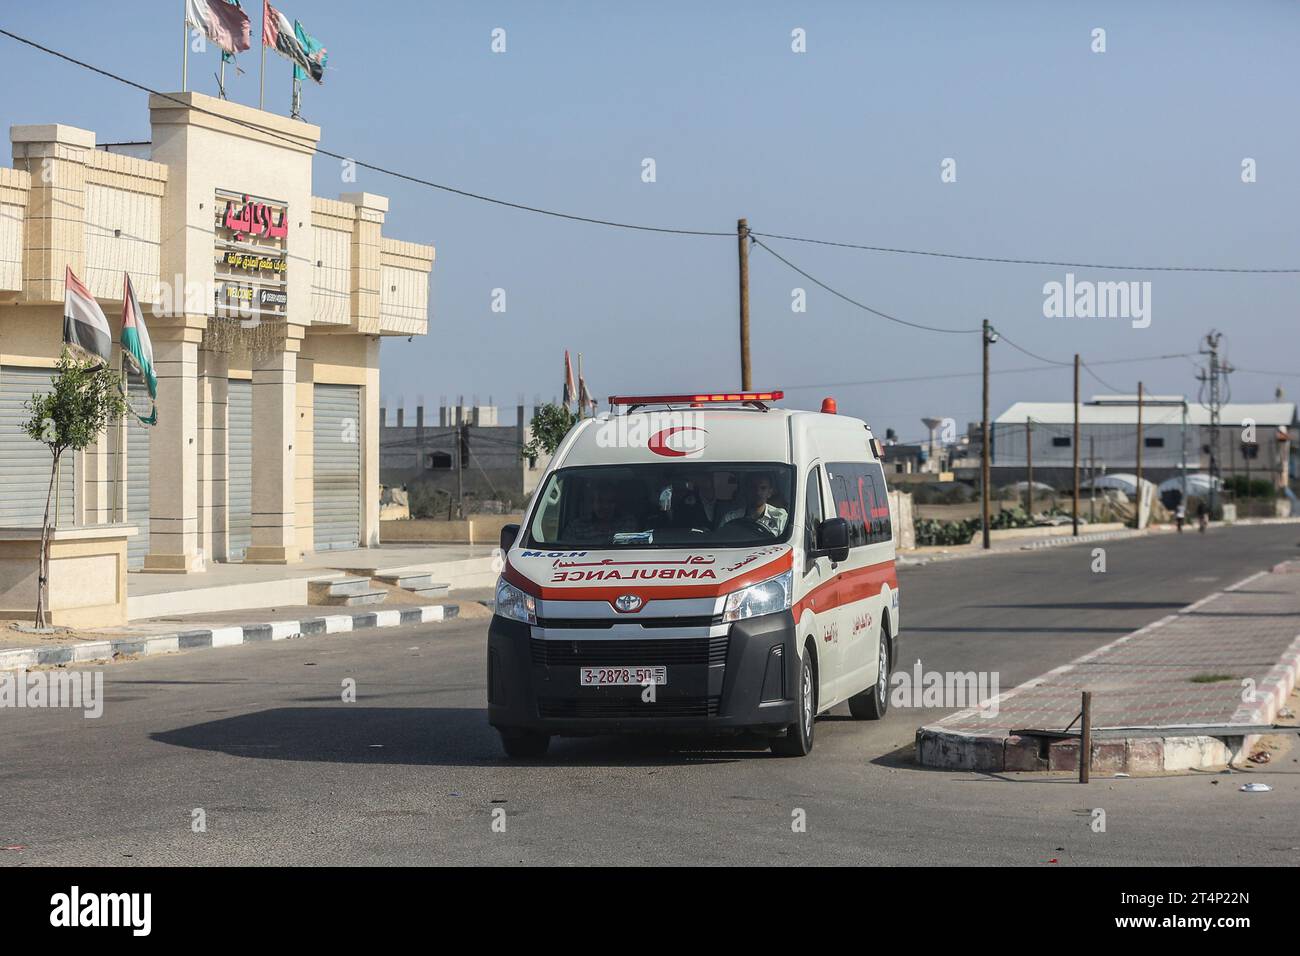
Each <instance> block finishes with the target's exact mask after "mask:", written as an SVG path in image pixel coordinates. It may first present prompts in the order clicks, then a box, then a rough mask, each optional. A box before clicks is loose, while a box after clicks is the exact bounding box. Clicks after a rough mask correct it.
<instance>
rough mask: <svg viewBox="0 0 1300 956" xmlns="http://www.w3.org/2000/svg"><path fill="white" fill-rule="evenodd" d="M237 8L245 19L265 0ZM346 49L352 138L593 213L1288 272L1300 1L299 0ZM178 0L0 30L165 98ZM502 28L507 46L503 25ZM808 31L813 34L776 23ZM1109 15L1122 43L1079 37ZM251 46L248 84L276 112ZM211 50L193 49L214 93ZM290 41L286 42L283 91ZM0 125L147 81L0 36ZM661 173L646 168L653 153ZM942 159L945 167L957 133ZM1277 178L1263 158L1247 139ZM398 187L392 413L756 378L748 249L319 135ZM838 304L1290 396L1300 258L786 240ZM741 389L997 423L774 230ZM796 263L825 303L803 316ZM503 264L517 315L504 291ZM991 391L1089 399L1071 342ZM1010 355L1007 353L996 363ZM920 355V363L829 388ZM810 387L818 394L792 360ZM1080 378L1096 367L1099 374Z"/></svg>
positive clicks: (1299, 375)
mask: <svg viewBox="0 0 1300 956" xmlns="http://www.w3.org/2000/svg"><path fill="white" fill-rule="evenodd" d="M244 6H245V8H246V9H249V10H251V11H252V18H253V21H254V24H255V25H254V43H255V44H256V42H257V26H256V24H257V23H258V20H259V17H260V10H261V4H260V3H259V2H257V0H253V2H247V0H246V2H245V3H244ZM280 8H281V9H282V10H283V12H284V13H286V14H287V15H288V16H289V17H290V18H294V17H297V18H299V19H301V20H302V21H303V23H304V24H305V26H306V27H307V29H308V30H309V31H311V32H312V33H313V34H314V35H315V36H317V37H318V38H319V39H320V40H321V41H322V42H323V43H324V45H325V46H326V47H327V48H328V50H329V67H330V69H329V72H328V74H327V77H326V81H325V85H324V86H323V87H320V88H316V87H312V86H310V85H309V88H308V89H306V90H305V92H304V114H305V117H306V118H307V119H308V120H310V121H312V122H315V123H319V124H320V125H321V126H322V127H323V131H324V132H323V142H322V145H323V146H324V147H325V148H327V149H330V150H332V151H336V152H339V153H343V154H346V155H351V156H355V157H357V158H359V159H363V160H365V161H368V162H373V163H376V164H379V165H384V166H389V167H393V168H396V169H399V170H402V171H404V172H409V173H411V174H413V175H416V176H420V177H422V178H427V179H431V180H434V181H437V182H441V183H447V184H450V185H454V186H457V187H460V188H463V189H467V190H471V191H475V192H482V193H487V194H491V195H494V196H499V197H502V198H506V199H510V200H513V201H517V202H521V203H527V204H531V205H538V206H545V207H548V208H553V209H559V210H564V211H568V212H574V213H577V214H580V215H587V216H593V217H598V218H606V219H619V220H625V221H631V222H638V223H646V224H652V225H662V226H669V227H678V228H687V229H702V230H718V231H729V230H730V231H734V229H735V224H736V219H737V218H738V217H740V216H745V217H748V219H749V222H750V224H751V226H752V227H753V228H754V229H755V230H760V231H761V230H766V231H768V232H775V233H787V234H794V235H801V236H813V237H818V238H826V239H831V240H836V241H846V242H856V243H864V244H870V245H879V246H890V247H906V248H914V249H929V250H939V251H946V252H955V253H961V254H968V255H981V256H1002V257H1019V258H1036V259H1050V260H1073V261H1082V262H1097V263H1115V264H1151V265H1170V266H1197V265H1214V266H1240V267H1256V268H1259V267H1267V268H1281V267H1291V268H1295V267H1300V241H1298V240H1297V232H1296V214H1297V210H1300V174H1298V172H1297V171H1298V170H1300V123H1298V122H1297V117H1296V110H1295V90H1296V87H1297V82H1296V81H1297V72H1298V71H1300V56H1297V52H1296V51H1297V50H1298V49H1300V6H1298V5H1297V4H1296V3H1294V2H1290V0H1286V2H1283V0H1275V2H1266V0H1258V2H1249V3H1245V2H1235V3H1234V2H1227V0H1224V2H1218V3H1208V2H1189V0H1179V2H1172V0H1170V2H1163V3H1160V2H1147V3H1141V4H1133V3H1106V2H1090V3H1065V2H1061V3H1043V2H1039V0H1026V2H1013V0H1001V2H984V3H972V2H952V3H939V2H925V0H910V2H895V3H875V2H834V0H816V2H814V0H802V2H783V3H777V2H756V0H749V2H743V3H742V2H710V3H700V2H698V0H697V2H689V3H688V2H675V0H659V2H655V3H644V4H631V3H612V2H586V3H579V2H545V3H543V2H537V0H533V2H521V3H490V2H483V0H479V2H430V0H422V2H405V0H402V2H382V0H372V2H366V3H361V2H357V0H349V2H334V0H283V2H282V4H281V5H280ZM181 17H182V2H181V0H130V2H120V3H101V2H94V3H90V2H68V0H48V2H43V3H18V2H15V0H6V2H5V3H4V4H3V5H2V6H0V24H3V26H4V27H5V28H7V29H11V30H14V31H15V32H19V33H22V34H25V35H28V36H31V37H32V38H34V39H37V40H39V41H41V42H44V43H47V44H48V45H51V46H54V47H57V48H60V49H63V50H65V51H66V52H68V53H71V54H73V55H75V56H78V57H80V58H83V59H87V60H90V61H92V62H94V63H96V64H99V65H102V66H104V67H106V68H108V69H111V70H114V71H116V72H120V73H122V74H124V75H126V76H128V77H130V78H133V79H136V80H138V81H140V82H142V83H144V84H146V85H149V86H152V87H154V88H160V89H163V90H168V91H172V90H176V89H179V86H180V59H181V56H180V54H181ZM495 28H501V29H504V30H505V39H506V51H505V52H504V53H494V52H492V49H491V44H492V31H493V30H494V29H495ZM796 28H799V29H802V30H804V31H806V48H807V52H805V53H795V52H793V51H792V49H791V44H792V38H791V31H792V30H795V29H796ZM1096 28H1101V29H1104V30H1105V45H1106V49H1105V52H1104V53H1101V52H1094V51H1093V46H1094V44H1095V41H1094V38H1093V31H1094V29H1096ZM255 54H256V46H255V48H254V50H253V51H251V52H250V53H248V54H245V55H244V56H243V57H242V58H241V66H242V67H243V68H244V69H245V70H246V74H245V75H244V76H241V77H231V78H230V80H229V81H228V90H229V93H230V97H231V98H232V99H234V100H237V101H240V102H244V103H251V104H254V105H255V104H256V101H257V68H258V61H257V57H256V55H255ZM216 68H217V57H216V55H215V54H208V55H207V56H206V57H192V58H191V61H190V76H191V81H192V82H191V86H192V87H193V88H196V89H199V90H201V91H205V92H214V90H215V83H214V81H213V79H212V78H211V75H212V73H213V72H214V71H215V70H216ZM289 74H290V67H289V65H288V63H287V62H285V61H284V60H281V59H279V58H277V57H275V56H274V55H271V56H268V81H267V82H268V106H269V107H270V108H272V109H274V110H276V111H278V112H283V113H287V112H288V106H289V87H290V80H289ZM0 89H3V90H4V91H5V95H4V96H3V97H2V98H0V122H3V124H4V125H6V126H8V125H11V124H19V123H51V122H60V123H67V124H71V125H75V126H82V127H86V128H88V129H91V130H94V131H95V132H96V133H97V134H98V136H99V138H100V140H101V141H109V140H129V139H145V138H147V136H148V115H147V110H146V108H145V97H144V95H143V94H141V93H139V92H136V91H133V90H130V89H128V88H125V87H121V86H118V85H116V84H114V83H112V82H110V81H107V80H104V79H101V78H98V77H95V76H93V75H91V74H88V73H85V72H83V71H81V70H78V69H77V68H75V67H72V66H69V65H66V64H63V63H61V62H58V61H55V60H52V59H50V58H48V57H45V56H44V55H42V54H40V53H37V52H35V51H32V50H30V49H26V48H23V47H20V46H18V45H17V44H15V43H13V42H12V41H10V40H7V39H4V38H0ZM647 158H650V159H653V160H654V162H655V179H656V181H655V182H652V183H647V182H643V178H642V172H643V160H645V159H647ZM949 158H951V159H953V160H955V161H956V181H955V182H943V181H942V178H941V172H942V166H941V164H942V163H943V161H944V160H945V159H949ZM1247 158H1250V159H1253V160H1254V161H1255V170H1256V181H1255V182H1253V183H1243V181H1242V163H1243V160H1244V159H1247ZM352 189H365V190H368V191H371V192H376V193H381V194H384V195H388V196H390V197H391V200H392V211H391V213H390V215H389V218H388V223H387V225H386V227H385V231H386V233H387V234H389V235H392V236H395V237H398V238H403V239H409V240H414V241H419V242H431V243H433V244H434V245H436V246H437V250H438V261H437V264H436V266H435V269H434V276H433V279H432V300H431V301H432V309H431V316H430V323H429V334H428V336H427V337H425V338H422V339H420V338H417V339H416V340H415V341H414V342H410V343H408V342H407V341H406V340H405V339H394V340H387V341H385V343H384V346H383V376H384V392H385V393H386V394H387V395H388V396H389V405H390V407H391V406H393V405H395V404H396V402H397V400H398V399H399V398H404V399H405V402H406V404H407V405H408V406H411V405H414V404H415V402H416V401H417V399H418V398H420V397H423V398H424V400H425V401H426V402H427V403H429V404H435V403H437V402H438V401H439V399H440V397H446V398H447V399H448V400H453V399H454V398H455V396H456V395H458V394H463V395H464V396H465V397H466V400H470V399H471V398H473V397H477V398H478V400H479V401H481V402H486V401H487V400H488V398H489V397H491V399H492V400H494V401H495V402H496V403H498V404H502V405H513V404H514V403H515V402H516V401H517V400H518V399H519V397H520V396H523V397H524V398H525V399H526V400H527V401H529V402H531V401H532V399H533V397H534V396H535V395H541V396H543V397H544V398H550V397H552V396H554V395H557V394H558V392H559V388H560V384H561V362H562V354H561V353H562V349H563V348H565V347H568V348H569V349H571V350H573V351H574V352H575V353H576V352H578V351H581V352H582V353H583V355H584V362H585V369H586V373H587V378H588V381H589V382H590V385H591V388H592V391H593V393H594V394H596V395H597V396H605V395H608V394H610V393H611V392H617V391H627V392H634V391H638V390H665V389H695V388H718V387H731V388H734V387H736V386H738V385H739V359H738V347H737V339H738V336H737V331H736V329H737V320H736V312H737V291H736V242H735V240H734V238H693V237H675V236H664V235H655V234H647V233H635V232H626V231H621V230H615V229H609V228H605V227H600V226H592V225H584V224H577V223H571V222H564V221H560V220H556V219H549V218H546V217H541V216H536V215H532V214H528V213H522V212H516V211H512V210H509V209H504V208H500V207H495V206H491V205H487V204H484V203H480V202H475V201H472V200H468V199H463V198H459V197H456V196H452V195H448V194H446V193H441V192H437V191H434V190H431V189H428V188H425V187H422V186H417V185H412V184H409V183H404V182H400V181H397V180H394V179H391V178H389V177H386V176H383V175H379V174H376V173H371V172H367V171H365V170H362V171H361V172H360V174H359V176H358V181H357V183H356V184H355V185H352V184H344V183H342V182H340V177H339V169H338V164H337V163H336V162H335V161H333V160H330V159H326V158H321V157H318V159H317V161H316V168H315V185H314V191H315V193H316V194H317V195H323V196H333V195H336V194H337V193H339V192H341V191H345V190H352ZM772 244H773V246H774V248H776V249H777V250H778V251H780V252H781V253H782V254H783V255H785V256H787V257H788V258H789V259H791V260H792V261H793V262H795V263H796V264H798V265H799V266H800V267H802V268H803V269H805V270H806V271H808V272H810V273H812V274H813V275H815V276H816V277H818V278H819V279H822V280H823V281H824V282H826V283H827V284H829V285H831V286H834V287H836V288H838V289H840V290H841V291H843V292H844V293H846V294H847V295H849V296H852V297H854V298H856V299H859V300H860V301H863V302H865V303H867V304H870V305H872V306H874V307H876V308H878V309H881V310H882V311H885V312H889V313H891V314H893V315H896V316H899V317H901V318H905V319H908V320H910V321H915V322H919V323H922V324H927V325H936V326H946V327H961V328H969V327H973V326H977V325H978V324H979V322H980V320H981V319H982V318H985V317H987V318H989V319H990V320H991V321H992V322H993V323H994V325H995V326H996V327H997V328H999V329H1001V330H1003V331H1005V332H1006V334H1007V335H1008V336H1009V337H1010V338H1012V339H1014V340H1015V341H1016V342H1017V343H1018V344H1020V345H1022V346H1024V347H1025V348H1027V349H1029V350H1031V351H1033V352H1036V353H1038V354H1039V355H1044V356H1046V357H1047V358H1051V359H1054V360H1069V359H1070V358H1071V356H1072V354H1073V353H1074V352H1075V351H1078V352H1081V353H1082V354H1083V356H1084V360H1085V361H1094V362H1108V361H1111V360H1114V359H1122V358H1134V357H1141V356H1150V355H1160V354H1165V353H1172V352H1194V351H1195V350H1196V347H1197V345H1198V338H1200V337H1202V336H1203V335H1204V333H1205V332H1207V331H1208V330H1209V329H1210V328H1211V327H1217V328H1219V329H1220V330H1222V331H1223V332H1225V333H1226V334H1225V344H1226V346H1227V352H1228V354H1229V356H1230V357H1231V359H1232V360H1233V361H1234V362H1235V363H1236V364H1237V365H1238V366H1239V367H1241V368H1242V369H1256V370H1264V371H1269V372H1286V373H1289V374H1290V375H1291V377H1290V378H1283V377H1279V376H1277V375H1263V374H1254V373H1247V372H1244V371H1243V372H1240V373H1238V374H1237V375H1235V376H1234V379H1233V392H1234V398H1236V399H1239V400H1268V399H1271V398H1272V395H1273V390H1274V388H1275V387H1276V386H1277V385H1279V384H1280V385H1282V386H1283V387H1285V388H1286V389H1287V394H1288V396H1295V395H1297V394H1300V361H1297V359H1300V342H1298V341H1297V328H1298V327H1300V323H1298V322H1297V299H1298V298H1300V275H1264V276H1249V275H1232V274H1189V273H1159V272H1155V273H1152V272H1141V273H1126V272H1119V271H1116V270H1113V269H1067V268H1064V267H1056V266H1026V265H1001V264H988V263H974V262H962V261H955V260H948V259H937V258H922V257H914V256H900V255H891V254H883V253H875V252H863V251H856V250H847V249H835V248H830V247H824V246H810V245H801V244H794V243H788V242H777V241H773V243H772ZM1067 272H1072V273H1074V275H1075V278H1076V281H1084V280H1086V281H1096V282H1109V281H1129V280H1137V281H1150V282H1151V289H1150V300H1149V305H1150V316H1149V317H1150V324H1149V326H1147V327H1145V328H1134V327H1133V322H1132V321H1130V320H1129V319H1127V318H1104V319H1102V318H1091V319H1085V318H1065V317H1053V318H1048V317H1045V316H1044V299H1045V296H1044V290H1043V287H1044V284H1045V283H1048V282H1052V281H1056V282H1062V283H1064V282H1065V279H1066V273H1067ZM751 280H752V292H751V302H752V312H753V364H754V370H755V371H754V380H755V381H754V384H755V386H757V387H785V388H786V389H787V391H788V392H789V396H790V402H789V403H790V404H794V405H805V406H810V407H816V405H817V403H818V402H819V401H820V399H821V397H822V396H823V394H834V395H836V396H837V397H838V398H839V402H840V409H841V411H843V412H847V413H852V414H856V415H861V416H862V417H864V418H866V419H867V420H868V421H869V422H871V423H872V425H873V426H874V427H875V428H876V429H877V430H878V431H883V429H884V428H885V427H893V428H895V429H896V430H897V431H898V432H899V434H900V437H903V438H912V437H917V436H919V435H920V434H922V432H923V428H922V426H921V424H920V418H921V417H922V416H923V415H934V416H938V417H944V416H951V417H953V418H955V419H957V420H958V421H959V422H960V423H962V425H964V424H965V422H966V421H968V420H972V419H976V418H978V415H979V398H980V392H979V379H978V377H956V376H957V375H959V374H962V375H965V374H969V373H978V371H979V367H980V366H979V361H980V356H979V337H978V336H977V335H960V336H959V335H941V334H934V333H929V332H923V331H918V330H914V329H910V328H905V327H901V326H897V325H891V324H889V323H887V322H885V321H884V320H882V319H879V318H876V317H874V316H872V315H869V314H867V313H865V312H862V311H860V310H858V309H856V308H854V307H853V306H851V305H849V304H847V303H845V302H842V301H840V300H838V299H836V298H834V297H833V296H831V295H829V294H828V293H826V292H824V291H822V290H820V289H818V288H817V287H815V286H813V285H812V284H811V283H809V282H808V281H807V280H805V279H803V278H801V277H799V276H798V275H796V274H794V273H792V272H790V271H789V270H788V269H787V267H786V266H784V265H783V264H781V263H780V262H778V261H777V260H775V259H773V258H772V257H771V256H770V255H769V254H767V253H766V252H764V251H763V250H761V249H756V250H754V253H753V256H752V260H751ZM795 288H804V289H806V290H807V311H806V312H803V313H795V312H793V311H792V309H791V302H792V290H793V289H795ZM494 289H504V290H505V293H506V300H505V301H506V311H505V312H504V313H494V312H493V311H492V302H493V290H494ZM992 362H993V368H994V370H995V376H994V380H993V387H992V412H993V414H994V415H996V414H997V413H998V412H999V411H1001V410H1003V409H1004V408H1005V407H1006V406H1007V405H1009V404H1010V403H1012V402H1013V401H1016V400H1022V399H1024V400H1068V399H1069V396H1070V388H1071V374H1070V372H1069V370H1068V369H1061V370H1056V369H1053V370H1049V371H1037V372H1031V373H1008V372H1007V371H1006V370H1012V369H1023V368H1026V367H1028V366H1033V365H1037V364H1039V363H1038V362H1037V361H1036V360H1034V359H1030V358H1028V357H1026V356H1025V355H1022V354H1020V353H1018V352H1016V351H1014V350H1013V349H1011V348H1010V347H1008V346H1007V345H1006V344H999V345H995V346H994V349H993V359H992ZM999 370H1002V371H1003V372H1004V374H997V373H998V372H999ZM1096 371H1097V373H1098V374H1099V375H1101V377H1102V378H1104V379H1106V380H1107V381H1108V382H1110V383H1111V384H1112V385H1114V386H1115V387H1116V388H1119V389H1122V390H1126V391H1132V390H1134V389H1135V388H1136V381H1137V379H1138V378H1139V376H1140V377H1141V378H1142V379H1143V380H1144V382H1145V383H1146V386H1147V388H1148V390H1150V391H1153V392H1162V393H1167V392H1186V393H1188V394H1194V392H1195V387H1194V381H1193V379H1192V375H1193V373H1194V368H1193V365H1192V363H1191V362H1190V361H1189V360H1188V359H1185V358H1184V359H1175V360H1166V361H1158V362H1145V363H1132V364H1111V365H1098V366H1097V368H1096ZM912 376H937V377H934V378H932V379H931V380H928V381H913V382H898V383H892V384H877V385H849V384H835V385H834V386H833V387H827V386H824V385H823V383H852V382H862V381H865V380H874V379H885V378H900V377H912ZM804 386H814V387H804ZM1083 390H1084V394H1085V396H1087V395H1090V394H1092V393H1093V392H1100V391H1105V389H1104V388H1103V387H1102V386H1101V385H1100V384H1098V383H1097V382H1096V381H1095V380H1093V379H1091V378H1088V377H1086V376H1085V379H1084V388H1083Z"/></svg>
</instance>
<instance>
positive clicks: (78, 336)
mask: <svg viewBox="0 0 1300 956" xmlns="http://www.w3.org/2000/svg"><path fill="white" fill-rule="evenodd" d="M63 341H64V343H65V344H66V345H68V346H69V347H71V348H72V349H73V350H74V351H77V352H80V353H82V354H83V355H85V356H86V357H88V358H92V359H99V360H100V361H102V362H103V363H104V364H105V365H107V364H108V361H109V359H110V358H111V357H112V354H113V333H112V331H111V330H110V329H109V327H108V319H106V318H105V317H104V310H103V309H101V308H100V307H99V303H98V302H96V301H95V297H94V296H93V295H91V294H90V290H89V289H87V288H86V287H85V286H84V285H82V284H81V281H80V280H79V279H78V278H77V277H76V276H75V275H73V274H72V268H71V267H70V266H69V267H68V269H67V272H66V273H65V274H64V277H63Z"/></svg>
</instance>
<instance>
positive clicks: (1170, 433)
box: [991, 395, 1300, 488]
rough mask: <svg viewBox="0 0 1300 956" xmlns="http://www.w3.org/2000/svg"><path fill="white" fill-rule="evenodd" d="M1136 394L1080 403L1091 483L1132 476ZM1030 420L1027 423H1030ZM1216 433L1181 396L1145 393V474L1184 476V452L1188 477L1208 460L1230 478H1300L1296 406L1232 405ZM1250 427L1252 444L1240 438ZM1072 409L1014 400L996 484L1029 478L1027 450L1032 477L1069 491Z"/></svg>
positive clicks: (1001, 423)
mask: <svg viewBox="0 0 1300 956" xmlns="http://www.w3.org/2000/svg"><path fill="white" fill-rule="evenodd" d="M1137 413H1138V408H1137V396H1136V395H1095V396H1093V397H1092V398H1091V399H1090V400H1088V401H1087V402H1084V403H1081V404H1080V406H1079V463H1080V469H1081V471H1082V473H1083V475H1084V477H1085V478H1086V477H1087V475H1088V474H1089V473H1090V472H1091V471H1092V470H1093V468H1095V470H1096V471H1097V472H1098V473H1101V472H1102V471H1103V470H1104V471H1107V472H1116V471H1123V472H1131V471H1133V470H1134V469H1135V468H1136V467H1137ZM1027 423H1028V424H1027ZM1219 423H1220V424H1219V427H1218V429H1217V434H1215V429H1214V428H1213V427H1212V426H1211V424H1210V413H1209V411H1208V410H1207V409H1206V408H1204V407H1202V406H1201V405H1200V404H1199V403H1197V402H1195V401H1185V400H1184V397H1183V396H1181V395H1148V396H1144V397H1143V400H1142V475H1143V477H1144V478H1148V479H1150V480H1151V481H1154V482H1157V483H1159V482H1161V481H1164V480H1165V479H1167V478H1172V477H1174V476H1176V475H1178V474H1180V473H1181V469H1182V465H1183V459H1184V454H1185V455H1186V464H1187V471H1188V472H1189V473H1195V472H1201V471H1208V470H1209V469H1210V463H1211V456H1212V455H1213V456H1214V458H1215V459H1216V463H1217V467H1218V473H1219V475H1220V476H1221V477H1224V478H1227V477H1230V476H1232V475H1238V474H1240V475H1247V474H1249V475H1250V476H1252V477H1258V478H1268V479H1269V480H1270V481H1272V482H1273V484H1274V486H1276V487H1277V488H1284V487H1286V486H1287V484H1288V482H1290V481H1291V479H1292V478H1294V477H1295V476H1296V463H1295V461H1294V458H1295V456H1296V445H1297V435H1298V433H1300V423H1298V422H1297V419H1296V406H1295V403H1294V402H1263V403H1250V402H1233V403H1230V404H1227V405H1224V406H1223V407H1222V409H1221V410H1220V414H1219ZM1252 428H1253V433H1254V438H1255V440H1254V442H1248V441H1244V440H1243V439H1244V438H1245V437H1246V436H1247V434H1248V433H1249V429H1252ZM1073 430H1074V404H1073V403H1072V402H1017V403H1016V404H1014V405H1012V406H1011V407H1010V408H1008V409H1007V410H1006V411H1005V412H1003V413H1002V414H1001V415H999V416H998V417H997V418H996V419H995V420H994V422H993V428H992V439H991V445H992V450H991V461H992V469H993V481H994V484H998V485H1002V484H1008V483H1010V482H1013V481H1021V480H1024V477H1025V472H1026V466H1027V463H1028V462H1027V457H1028V456H1027V447H1032V452H1033V466H1034V480H1035V481H1043V482H1046V483H1048V484H1051V485H1055V486H1057V487H1066V486H1067V485H1068V484H1069V483H1070V482H1071V481H1072V473H1073V459H1074V446H1073V438H1074V436H1073Z"/></svg>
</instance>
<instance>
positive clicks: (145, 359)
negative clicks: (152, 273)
mask: <svg viewBox="0 0 1300 956" xmlns="http://www.w3.org/2000/svg"><path fill="white" fill-rule="evenodd" d="M122 358H123V359H124V360H125V361H127V362H130V363H131V365H132V366H133V367H134V368H135V370H136V371H137V372H138V373H139V374H140V377H141V378H143V379H144V384H145V387H146V388H148V389H149V398H150V399H152V400H153V402H154V407H153V411H152V412H150V413H149V417H148V418H141V416H140V415H139V413H136V416H135V417H136V418H139V419H140V421H141V423H143V424H145V425H154V424H157V422H158V404H157V402H158V375H157V373H156V372H154V370H153V343H152V342H150V341H149V330H148V329H147V328H145V325H144V313H143V312H141V311H140V301H139V300H138V299H137V298H136V297H135V286H134V285H132V284H131V274H130V273H126V274H125V275H124V277H123V283H122Z"/></svg>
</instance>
